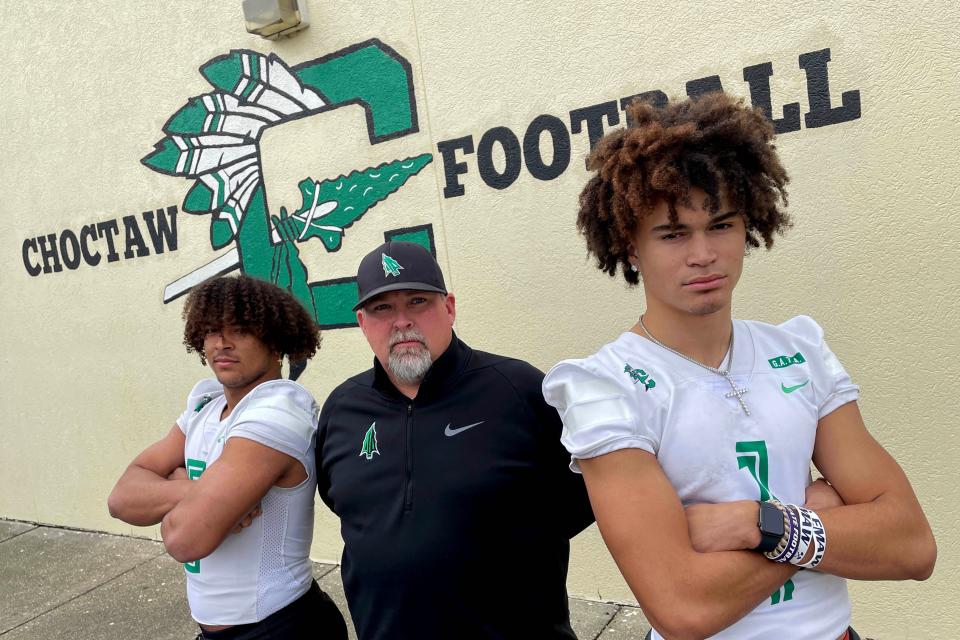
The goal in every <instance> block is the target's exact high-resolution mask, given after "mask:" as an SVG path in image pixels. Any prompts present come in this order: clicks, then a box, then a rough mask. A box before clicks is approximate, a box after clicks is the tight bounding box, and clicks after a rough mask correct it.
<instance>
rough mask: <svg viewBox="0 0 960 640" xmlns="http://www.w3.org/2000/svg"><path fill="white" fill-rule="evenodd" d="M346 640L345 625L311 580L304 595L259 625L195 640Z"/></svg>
mask: <svg viewBox="0 0 960 640" xmlns="http://www.w3.org/2000/svg"><path fill="white" fill-rule="evenodd" d="M317 638H324V640H326V639H327V638H330V639H331V640H347V623H346V622H344V620H343V615H342V614H341V613H340V610H339V609H337V605H335V604H334V603H333V600H331V599H330V596H328V595H327V594H326V593H324V592H323V591H321V590H320V585H318V584H317V581H316V580H314V581H313V583H312V584H311V585H310V589H308V590H307V592H306V593H305V594H303V595H302V596H300V597H299V598H297V599H296V600H294V601H293V602H291V603H290V604H288V605H287V606H285V607H284V608H283V609H280V610H279V611H276V612H274V613H271V614H270V615H269V616H267V617H266V618H264V619H263V620H261V621H260V622H252V623H250V624H238V625H235V626H233V627H230V628H228V629H224V630H222V631H204V630H203V629H201V630H200V633H199V634H197V637H196V640H316V639H317Z"/></svg>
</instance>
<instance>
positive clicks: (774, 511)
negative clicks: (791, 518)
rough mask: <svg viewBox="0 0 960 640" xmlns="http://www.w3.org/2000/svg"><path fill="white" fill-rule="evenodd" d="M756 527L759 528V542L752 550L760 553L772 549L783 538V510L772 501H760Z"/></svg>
mask: <svg viewBox="0 0 960 640" xmlns="http://www.w3.org/2000/svg"><path fill="white" fill-rule="evenodd" d="M757 527H758V528H759V529H760V544H758V545H757V546H756V547H754V548H753V550H754V551H759V552H760V553H766V552H768V551H773V550H774V549H776V548H777V545H778V544H780V540H781V538H783V532H784V526H783V512H782V511H781V510H780V509H779V508H778V507H777V505H775V504H773V503H772V502H761V503H760V515H759V518H758V519H757Z"/></svg>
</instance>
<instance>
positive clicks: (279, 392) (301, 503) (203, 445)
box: [177, 379, 317, 625]
mask: <svg viewBox="0 0 960 640" xmlns="http://www.w3.org/2000/svg"><path fill="white" fill-rule="evenodd" d="M225 406H226V399H225V398H224V396H223V387H222V386H221V385H220V383H219V382H217V381H216V380H214V379H209V380H201V381H200V382H198V383H197V385H196V386H195V387H194V388H193V391H191V392H190V395H189V397H188V398H187V408H186V410H185V411H184V412H183V414H182V415H181V416H180V418H179V419H178V420H177V425H178V426H179V427H180V429H181V430H182V431H183V433H184V435H185V436H186V439H187V441H186V445H185V446H184V461H185V463H186V469H187V474H188V475H189V477H190V478H191V479H193V480H196V479H199V478H200V476H201V475H202V474H203V472H204V470H205V469H206V468H208V467H209V466H210V465H212V464H214V463H215V462H216V460H217V458H219V457H220V454H221V453H222V452H223V446H224V444H225V443H226V441H227V440H229V439H230V438H246V439H248V440H253V441H255V442H258V443H260V444H263V445H265V446H267V447H270V448H272V449H276V450H277V451H281V452H283V453H285V454H287V455H289V456H291V457H293V458H295V459H296V460H298V461H299V462H300V463H301V464H302V465H303V467H304V469H306V471H307V479H306V480H304V481H303V482H302V483H300V484H299V485H297V486H296V487H290V488H283V487H271V489H270V490H269V491H268V492H267V493H266V495H265V496H264V497H263V499H262V500H261V501H260V505H261V508H262V510H263V513H262V514H261V515H260V517H258V518H255V519H254V520H253V522H252V523H251V524H250V526H249V527H247V528H245V529H243V530H242V531H241V532H240V533H231V534H228V535H227V537H226V538H225V539H224V541H223V542H222V543H220V546H219V547H217V549H216V550H215V551H214V552H213V553H211V554H210V555H209V556H207V557H206V558H202V559H200V560H197V561H196V562H189V563H186V564H185V565H184V568H185V569H186V575H187V600H188V601H189V603H190V612H191V615H192V616H193V619H194V620H196V621H197V622H199V623H201V624H209V625H234V624H246V623H250V622H259V621H260V620H262V619H264V618H266V617H267V616H269V615H270V614H271V613H273V612H275V611H277V610H279V609H281V608H283V607H285V606H286V605H288V604H290V603H291V602H293V601H294V600H296V599H297V598H299V597H300V596H301V595H303V594H304V593H306V591H307V589H309V587H310V582H311V580H312V573H311V568H312V567H311V563H310V558H309V555H308V554H309V551H310V543H311V541H312V539H313V494H314V492H315V491H316V487H317V474H316V468H315V467H316V462H315V458H314V448H315V446H316V429H317V406H316V403H315V402H314V400H313V397H312V396H311V395H310V393H309V392H308V391H307V390H306V389H304V388H303V387H302V386H300V385H299V384H297V383H295V382H291V381H289V380H271V381H268V382H264V383H263V384H260V385H258V386H257V387H255V388H254V389H253V390H252V391H250V393H248V394H247V395H246V396H244V397H243V399H242V400H241V401H240V402H238V403H237V406H236V407H234V409H233V411H232V412H231V413H230V415H229V416H227V418H226V419H225V420H223V421H221V420H220V415H221V413H222V412H223V409H224V407H225Z"/></svg>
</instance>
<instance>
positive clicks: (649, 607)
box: [543, 93, 936, 640]
mask: <svg viewBox="0 0 960 640" xmlns="http://www.w3.org/2000/svg"><path fill="white" fill-rule="evenodd" d="M630 114H631V116H632V119H631V120H632V123H633V124H632V126H631V127H630V128H628V129H625V130H620V131H617V132H614V133H612V134H610V135H608V136H607V137H606V138H604V139H603V140H602V141H601V142H600V144H599V145H598V147H597V149H596V150H595V151H594V154H593V156H592V157H591V160H590V167H591V169H593V170H595V171H596V175H594V176H593V178H592V179H591V180H590V181H589V183H588V184H587V186H586V188H585V189H584V191H583V193H582V194H581V196H580V211H579V214H578V219H577V226H578V228H579V230H580V231H581V233H583V234H584V236H585V237H586V240H587V247H588V250H589V252H590V253H591V254H593V255H594V256H595V257H596V259H597V262H598V266H599V268H600V269H602V270H603V271H605V272H607V273H608V274H610V275H611V276H613V275H615V274H616V273H617V272H618V271H622V273H623V275H624V277H625V279H626V280H627V282H628V283H630V284H633V285H635V284H638V283H639V282H640V281H641V280H642V282H643V287H644V293H645V297H646V310H645V311H644V312H643V315H641V316H640V318H639V319H638V321H637V323H636V324H635V325H634V326H633V327H631V328H630V329H629V330H628V331H627V332H625V333H623V334H622V335H621V336H620V337H619V338H617V339H616V340H614V341H613V342H611V343H609V344H607V345H605V346H604V347H603V348H601V349H600V351H598V352H597V353H596V354H594V355H592V356H590V357H588V358H585V359H580V360H566V361H564V362H561V363H560V364H558V365H557V366H556V367H554V368H553V369H552V370H551V371H550V373H548V374H547V376H546V378H545V380H544V384H543V389H544V395H545V397H546V399H547V402H549V403H550V404H551V405H553V406H554V407H556V408H557V410H558V411H559V412H560V415H561V417H562V419H563V423H564V429H563V436H562V440H563V443H564V445H565V446H566V447H567V449H568V451H569V452H570V453H571V455H572V459H573V463H572V466H574V467H575V468H577V469H578V470H580V471H581V472H582V473H583V476H584V479H585V481H586V484H587V489H588V492H589V494H590V500H591V503H592V505H593V509H594V513H595V515H596V519H597V523H598V525H599V527H600V531H601V533H602V535H603V537H604V540H605V542H606V544H607V547H608V549H609V550H610V552H611V554H612V555H613V557H614V559H615V560H616V562H617V565H618V566H619V568H620V570H621V572H622V573H623V576H624V578H625V579H626V581H627V583H628V584H629V586H630V588H631V590H632V591H633V593H634V595H635V596H636V598H637V600H638V601H639V603H640V605H641V607H642V608H643V610H644V612H645V613H646V615H647V618H648V620H649V621H650V623H651V625H652V626H653V628H654V630H653V632H652V637H653V638H655V639H656V638H705V637H712V638H725V639H726V638H736V639H737V640H751V639H761V638H763V639H767V638H782V639H784V640H790V639H800V638H804V639H806V638H811V639H817V640H825V639H834V638H847V637H856V635H855V634H854V632H852V630H848V628H849V624H850V603H849V598H848V596H847V589H846V581H845V580H844V578H854V579H871V580H877V579H891V580H902V579H917V580H923V579H925V578H927V577H928V576H929V575H930V574H931V572H932V571H933V566H934V562H935V559H936V544H935V542H934V539H933V535H932V533H931V531H930V527H929V525H928V523H927V521H926V518H925V516H924V514H923V511H922V509H921V508H920V505H919V504H918V502H917V499H916V496H915V495H914V493H913V490H912V489H911V487H910V483H909V482H908V480H907V478H906V476H905V475H904V473H903V471H902V470H901V469H900V467H899V466H898V465H897V463H896V462H895V461H894V460H893V458H891V457H890V455H889V454H888V453H887V452H886V451H884V449H883V448H882V447H881V446H880V445H879V444H878V443H877V442H876V441H875V440H874V439H873V438H872V437H871V436H870V434H869V433H868V431H867V430H866V428H865V427H864V424H863V420H862V418H861V415H860V411H859V409H858V406H857V397H858V388H857V387H856V386H855V385H854V384H853V383H852V382H851V380H850V377H849V376H848V375H847V373H846V371H845V370H844V369H843V367H842V366H841V364H840V362H839V360H838V359H837V358H836V356H834V354H833V353H832V352H831V351H830V349H829V347H828V346H827V344H826V342H825V341H824V338H823V331H822V329H821V328H820V326H819V325H818V324H817V323H816V322H814V321H813V320H812V319H810V318H808V317H806V316H798V317H796V318H793V319H791V320H789V321H787V322H785V323H783V324H781V325H769V324H765V323H762V322H754V321H742V320H733V319H732V315H731V304H732V297H733V289H734V287H735V286H736V284H737V281H738V279H739V277H740V273H741V269H742V266H743V257H744V252H745V249H746V247H747V246H748V245H749V246H753V247H758V246H759V245H760V242H761V241H762V242H763V243H764V244H765V246H766V247H767V248H769V247H770V246H771V245H772V242H773V235H774V234H775V233H778V232H781V231H783V230H784V229H785V228H786V227H787V226H788V225H789V220H788V218H787V215H786V213H785V212H784V211H783V209H782V207H783V205H785V203H786V192H785V190H784V185H785V184H786V182H787V174H786V172H785V171H784V169H783V167H782V166H781V164H780V161H779V159H778V157H777V155H776V153H775V151H774V147H773V144H772V138H773V129H772V127H771V125H770V123H769V122H768V121H767V120H766V119H765V118H764V117H763V115H762V114H761V113H760V112H759V111H755V110H752V109H749V108H747V107H745V106H744V105H743V104H742V101H737V100H734V99H732V98H730V97H728V96H726V95H724V94H722V93H716V94H710V95H708V96H705V97H703V98H701V99H699V100H695V101H690V100H688V101H684V102H680V103H673V104H670V105H668V106H667V107H665V108H664V109H662V110H659V109H655V108H654V107H652V106H650V105H647V104H635V105H634V106H633V107H631V112H630ZM811 462H813V464H814V465H815V466H816V467H817V468H818V470H819V471H820V472H821V473H822V474H823V476H824V478H825V479H826V480H827V481H828V482H829V483H830V484H829V485H827V484H826V483H817V484H815V485H813V486H812V489H813V491H812V492H811V491H810V488H811V487H809V485H810V464H811ZM831 485H832V490H831V489H830V486H831ZM833 490H835V491H836V494H838V496H833V499H831V495H830V494H832V492H833ZM813 494H816V495H817V496H818V497H817V498H816V500H812V501H810V502H808V503H807V505H806V507H805V506H804V503H805V502H806V501H807V499H808V497H809V496H810V495H813ZM841 499H842V501H841ZM684 507H686V511H685V510H684ZM799 567H804V568H807V569H811V570H807V571H801V572H799V573H798V568H799Z"/></svg>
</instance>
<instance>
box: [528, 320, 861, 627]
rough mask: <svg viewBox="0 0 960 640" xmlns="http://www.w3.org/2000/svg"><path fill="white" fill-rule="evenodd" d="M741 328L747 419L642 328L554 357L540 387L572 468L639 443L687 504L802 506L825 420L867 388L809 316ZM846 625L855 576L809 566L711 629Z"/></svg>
mask: <svg viewBox="0 0 960 640" xmlns="http://www.w3.org/2000/svg"><path fill="white" fill-rule="evenodd" d="M733 327H734V328H733V330H734V352H733V354H732V360H731V363H730V370H731V377H732V378H733V380H734V382H735V383H736V384H737V386H738V387H746V388H747V389H748V391H747V393H745V394H743V401H744V402H745V403H746V405H747V407H748V408H749V410H750V415H749V416H747V415H745V413H744V412H743V410H742V409H741V408H740V403H739V402H738V401H737V399H736V398H727V397H725V394H727V393H729V392H730V391H731V388H730V385H729V383H728V382H727V381H726V380H725V379H724V378H723V377H721V376H719V375H717V374H714V373H712V372H710V371H707V370H706V369H703V368H702V367H699V366H697V365H696V364H694V363H691V362H688V361H686V360H684V359H683V358H680V357H679V356H677V355H676V354H674V353H671V352H670V351H667V350H666V349H664V348H662V347H660V346H658V345H656V344H654V343H653V342H651V341H650V340H647V339H646V338H644V337H642V336H639V335H637V334H635V333H631V332H628V333H624V334H622V335H621V336H620V337H619V338H617V339H616V340H615V341H613V342H611V343H609V344H607V345H605V346H604V347H603V348H601V349H600V351H598V352H597V353H595V354H594V355H592V356H589V357H588V358H584V359H581V360H565V361H563V362H561V363H559V364H558V365H556V366H555V367H554V368H553V369H552V370H551V371H550V372H549V373H548V374H547V376H546V378H545V379H544V381H543V392H544V396H545V398H546V400H547V402H548V403H550V404H551V405H553V406H554V407H555V408H556V409H557V410H558V411H559V412H560V416H561V418H562V419H563V435H562V441H563V444H564V446H566V448H567V450H568V451H569V452H570V454H571V457H572V462H571V468H573V469H574V470H575V471H578V470H579V469H578V467H577V459H579V458H593V457H596V456H600V455H603V454H605V453H610V452H611V451H617V450H619V449H625V448H638V449H643V450H645V451H649V452H650V453H652V454H654V455H656V456H657V460H658V461H659V463H660V466H661V467H662V468H663V471H664V473H665V474H666V475H667V477H668V478H669V479H670V482H671V483H672V484H673V487H674V489H676V491H677V494H678V495H679V497H680V499H681V501H682V502H683V503H684V504H685V505H687V504H694V503H703V502H709V503H715V502H730V501H733V500H758V499H767V498H768V497H769V496H771V495H772V496H773V497H775V498H777V499H779V500H780V501H782V502H786V503H793V504H801V505H802V504H803V502H804V492H805V490H806V487H807V486H808V485H809V483H810V461H811V456H812V454H813V446H814V439H815V437H816V430H817V422H818V420H819V419H820V418H822V417H823V416H825V415H827V414H829V413H830V412H832V411H833V410H835V409H837V408H838V407H840V406H841V405H843V404H846V403H848V402H851V401H854V400H856V399H857V397H858V394H859V389H858V387H856V386H855V385H854V384H853V383H852V382H851V381H850V377H849V376H848V375H847V373H846V371H845V370H844V369H843V366H842V365H841V364H840V362H839V361H838V360H837V358H836V356H834V354H833V353H832V352H831V351H830V349H829V348H828V347H827V344H826V343H825V342H824V340H823V330H822V329H821V328H820V326H819V325H818V324H817V323H816V322H814V321H813V320H812V319H811V318H808V317H806V316H798V317H796V318H793V319H791V320H788V321H787V322H785V323H783V324H781V325H779V326H774V325H770V324H765V323H761V322H753V321H741V320H737V321H734V323H733ZM651 526H655V523H654V524H652V525H651ZM828 545H829V538H828ZM677 605H678V606H682V603H677ZM849 622H850V600H849V597H848V595H847V586H846V580H844V579H843V578H839V577H836V576H832V575H828V574H825V573H818V572H816V571H800V572H799V573H797V574H796V575H795V576H794V577H793V578H792V579H791V580H789V581H788V582H787V583H785V584H784V586H783V587H781V588H780V589H778V590H777V591H776V592H774V593H773V594H772V595H771V597H769V598H767V599H766V600H765V601H764V602H762V603H760V604H759V605H758V606H757V607H756V608H755V609H754V610H753V611H751V612H750V613H749V614H747V615H746V616H745V617H744V618H742V619H741V620H739V621H738V622H737V623H735V624H734V625H732V626H730V627H728V628H727V629H725V630H724V631H722V632H721V633H719V634H717V635H715V636H712V637H713V638H722V639H725V640H726V639H737V640H751V639H757V640H760V639H764V640H766V639H769V638H783V639H785V640H790V639H801V638H804V639H806V638H816V639H821V640H822V639H825V638H837V637H839V636H840V635H842V634H843V632H844V631H845V630H846V628H847V626H848V625H849ZM653 637H654V638H660V637H661V636H660V635H659V634H657V633H656V631H654V633H653Z"/></svg>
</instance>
